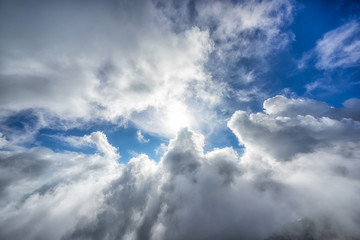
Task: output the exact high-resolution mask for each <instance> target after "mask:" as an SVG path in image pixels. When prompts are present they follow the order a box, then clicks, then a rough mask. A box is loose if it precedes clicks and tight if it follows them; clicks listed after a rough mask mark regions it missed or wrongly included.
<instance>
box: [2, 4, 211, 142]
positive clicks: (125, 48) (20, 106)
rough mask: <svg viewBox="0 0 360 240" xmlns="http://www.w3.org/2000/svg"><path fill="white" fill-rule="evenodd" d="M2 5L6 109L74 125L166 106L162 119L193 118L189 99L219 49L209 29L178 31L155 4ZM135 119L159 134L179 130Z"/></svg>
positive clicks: (115, 119)
mask: <svg viewBox="0 0 360 240" xmlns="http://www.w3.org/2000/svg"><path fill="white" fill-rule="evenodd" d="M1 9H2V10H1V11H2V14H1V22H2V23H4V24H2V27H1V28H0V34H1V35H2V36H6V37H3V38H2V39H1V41H0V48H1V51H2V52H3V54H1V58H0V76H1V82H0V85H1V88H0V89H1V94H0V95H1V97H0V102H1V105H2V109H5V110H8V111H11V112H18V111H21V110H24V109H33V110H34V111H43V112H45V113H47V114H50V115H52V116H56V117H57V118H60V119H65V120H67V121H68V125H69V124H72V123H74V122H75V123H76V122H79V121H99V120H106V121H111V122H115V123H120V124H121V123H122V121H123V120H122V119H125V120H132V114H134V113H141V112H146V111H150V110H151V109H158V110H159V111H157V112H155V113H156V117H157V119H158V120H159V121H160V125H163V126H166V125H165V124H164V123H168V122H169V121H168V119H167V118H168V116H169V115H171V114H172V112H173V111H174V109H178V108H181V109H185V108H186V109H187V111H186V112H185V111H184V112H183V113H182V114H183V116H186V114H187V115H189V113H188V112H189V111H191V109H190V107H188V106H186V105H185V103H184V101H183V98H184V94H185V92H186V90H187V88H188V85H189V84H190V83H193V82H197V81H208V77H207V73H206V72H205V71H204V69H203V63H204V62H205V61H206V60H207V58H208V54H209V53H210V52H211V51H212V40H211V39H210V38H209V34H208V32H207V31H201V30H200V29H199V28H198V27H192V28H188V29H186V30H184V31H182V32H177V33H176V32H173V31H171V29H169V27H168V20H167V19H166V18H164V17H162V15H161V13H160V12H159V10H158V9H157V8H156V7H155V6H154V5H153V4H152V3H150V2H149V3H144V4H137V3H136V2H132V3H130V2H129V3H127V2H124V1H120V2H119V3H117V4H115V3H113V2H112V1H105V2H102V3H98V2H96V1H92V2H91V3H88V2H86V3H85V2H83V1H80V2H77V3H74V2H72V1H64V2H61V3H53V2H47V3H43V2H42V1H35V2H34V3H33V4H31V5H30V4H28V3H26V2H22V1H19V2H6V3H4V4H3V5H2V8H1ZM135 15H136V16H141V17H137V18H134V17H133V16H135ZM49 16H51V18H50V17H49ZM64 16H66V17H64ZM29 19H31V20H29ZM24 39H26V40H24ZM174 56H176V58H174ZM209 81H210V80H209ZM195 90H196V89H195ZM69 106H71V107H69ZM152 113H153V112H152ZM152 115H153V114H150V115H149V116H152ZM134 118H135V119H134V122H135V123H136V124H137V125H138V126H139V127H141V128H144V129H145V130H151V131H152V132H155V133H156V134H160V135H165V136H167V137H169V136H173V135H174V134H175V133H176V131H177V129H176V130H175V132H174V129H173V128H172V127H174V126H169V127H168V128H165V127H162V128H159V127H158V126H157V125H154V126H147V125H149V123H150V122H152V121H147V120H144V119H142V120H139V119H136V116H135V117H134ZM48 119H49V118H48ZM189 121H190V120H189ZM145 123H146V124H145ZM153 123H157V121H153ZM188 124H191V122H188Z"/></svg>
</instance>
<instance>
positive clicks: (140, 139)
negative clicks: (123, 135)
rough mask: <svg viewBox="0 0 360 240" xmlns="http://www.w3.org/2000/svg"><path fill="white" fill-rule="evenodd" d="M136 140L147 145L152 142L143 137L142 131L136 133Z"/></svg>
mask: <svg viewBox="0 0 360 240" xmlns="http://www.w3.org/2000/svg"><path fill="white" fill-rule="evenodd" d="M136 138H137V140H138V141H139V142H141V143H147V142H149V141H150V140H149V139H147V138H145V137H144V135H142V133H141V130H138V131H137V132H136Z"/></svg>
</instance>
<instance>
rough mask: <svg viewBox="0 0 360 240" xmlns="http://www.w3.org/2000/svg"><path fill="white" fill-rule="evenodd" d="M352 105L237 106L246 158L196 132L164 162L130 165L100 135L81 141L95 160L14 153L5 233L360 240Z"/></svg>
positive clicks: (6, 160)
mask: <svg viewBox="0 0 360 240" xmlns="http://www.w3.org/2000/svg"><path fill="white" fill-rule="evenodd" d="M352 102H354V100H352ZM350 105H351V104H350ZM344 106H345V107H344V108H341V109H335V108H331V107H329V106H328V105H326V104H325V103H322V102H318V101H315V100H309V99H289V98H286V97H283V96H276V97H274V98H270V99H268V100H266V101H265V102H264V112H260V113H253V114H248V113H246V112H243V111H238V112H236V113H235V114H234V115H233V116H232V118H231V120H230V121H229V123H228V125H229V127H230V128H231V130H232V131H233V132H234V134H235V135H236V136H237V137H238V139H239V142H240V143H241V144H243V145H244V146H245V152H244V154H243V155H238V153H237V152H236V151H235V150H234V149H232V148H229V147H227V148H222V149H213V150H212V151H209V152H204V149H203V148H204V137H203V136H202V135H200V134H197V133H195V132H193V131H191V130H189V129H187V128H183V129H182V130H180V131H179V132H178V134H177V136H176V138H174V139H173V140H171V141H170V143H169V145H168V147H167V151H166V153H165V154H164V155H163V156H162V158H161V160H160V161H159V162H156V161H154V160H151V159H150V158H149V157H148V156H147V155H145V154H141V155H138V156H136V157H134V158H132V159H131V160H130V161H129V162H128V163H127V164H120V163H119V162H117V161H116V159H117V158H118V157H119V155H118V153H117V149H115V148H114V147H112V146H111V145H110V144H109V143H108V141H107V139H106V136H105V135H104V134H103V133H101V132H94V133H92V134H91V135H86V136H84V137H79V138H78V139H76V141H73V142H74V143H77V144H89V143H90V144H93V145H92V146H94V147H96V148H97V150H98V153H95V154H82V153H74V152H63V153H56V152H53V151H51V150H50V149H46V148H30V149H26V148H20V149H19V148H14V147H13V148H10V147H9V146H8V147H5V148H7V149H8V150H2V151H1V166H2V168H1V171H2V174H1V196H2V198H1V199H2V200H1V206H2V209H1V214H0V215H1V218H0V229H1V231H0V236H1V238H2V239H22V238H23V236H25V235H26V236H27V239H49V238H50V239H284V238H286V239H347V238H350V239H351V238H355V239H356V238H359V237H360V231H359V226H360V211H359V209H358V208H357V206H358V202H359V201H360V194H359V190H360V175H359V172H360V163H359V157H360V151H359V149H360V137H359V136H360V134H359V133H360V122H358V121H356V120H355V119H353V118H352V116H357V115H358V109H359V108H357V113H355V112H354V111H353V112H351V114H350V113H349V111H347V110H346V109H347V108H348V107H349V104H348V103H346V104H344ZM340 110H341V111H340ZM334 112H336V114H335V115H334ZM341 113H345V115H346V116H345V117H344V116H343V117H341ZM73 140H74V139H73ZM64 141H67V142H69V143H70V142H71V141H72V140H69V139H64ZM2 144H3V145H11V143H10V142H8V141H6V139H4V138H3V137H2ZM5 148H4V149H5ZM11 149H12V150H11Z"/></svg>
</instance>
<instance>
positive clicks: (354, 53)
mask: <svg viewBox="0 0 360 240" xmlns="http://www.w3.org/2000/svg"><path fill="white" fill-rule="evenodd" d="M359 29H360V25H359V22H358V21H357V20H352V21H350V22H348V23H345V24H343V25H341V26H340V27H338V28H336V29H334V30H331V31H329V32H327V33H325V34H324V36H323V38H321V39H319V40H318V41H317V43H316V46H315V48H314V49H312V50H310V51H309V52H307V53H305V54H304V55H303V58H302V59H301V60H300V62H299V67H300V68H303V67H305V66H306V65H307V64H308V63H307V62H308V61H310V60H311V59H315V67H316V68H318V69H322V70H331V69H334V68H338V67H341V68H347V67H355V66H359V60H360V30H359Z"/></svg>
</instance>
